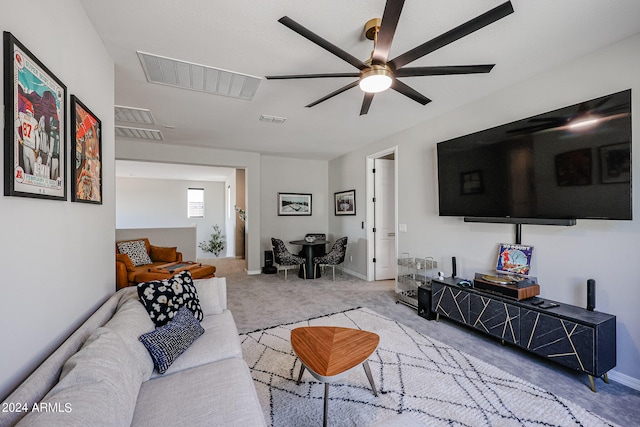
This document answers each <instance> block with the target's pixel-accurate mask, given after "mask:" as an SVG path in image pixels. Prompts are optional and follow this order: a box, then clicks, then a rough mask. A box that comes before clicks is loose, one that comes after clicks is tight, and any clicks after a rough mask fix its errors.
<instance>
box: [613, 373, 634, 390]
mask: <svg viewBox="0 0 640 427" xmlns="http://www.w3.org/2000/svg"><path fill="white" fill-rule="evenodd" d="M609 379H610V380H611V381H615V382H617V383H620V384H622V385H626V386H627V387H631V388H632V389H634V390H638V391H640V380H639V379H637V378H633V377H630V376H629V375H625V374H621V373H620V372H616V371H611V372H609Z"/></svg>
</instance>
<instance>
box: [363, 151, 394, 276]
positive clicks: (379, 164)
mask: <svg viewBox="0 0 640 427" xmlns="http://www.w3.org/2000/svg"><path fill="white" fill-rule="evenodd" d="M396 158H397V147H392V148H389V149H387V150H383V151H380V152H378V153H375V154H372V155H370V156H368V157H367V222H366V223H367V280H369V281H372V280H389V279H395V277H396V274H397V262H396V260H397V253H398V241H397V238H396V233H397V228H398V227H397V218H398V200H397V193H398V191H397V181H398V180H397V175H398V172H397V168H396Z"/></svg>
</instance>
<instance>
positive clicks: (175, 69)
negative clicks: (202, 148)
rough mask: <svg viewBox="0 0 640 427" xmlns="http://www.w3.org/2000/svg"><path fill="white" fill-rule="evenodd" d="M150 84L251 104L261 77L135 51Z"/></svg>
mask: <svg viewBox="0 0 640 427" xmlns="http://www.w3.org/2000/svg"><path fill="white" fill-rule="evenodd" d="M138 57H139V58H140V62H141V63H142V68H143V69H144V73H145V75H146V76H147V80H148V81H149V82H150V83H158V84H161V85H166V86H173V87H179V88H182V89H189V90H195V91H198V92H206V93H212V94H215V95H222V96H229V97H232V98H239V99H245V100H247V101H251V100H252V99H253V96H254V95H255V94H256V91H257V90H258V85H259V84H260V81H262V78H261V77H255V76H250V75H248V74H241V73H236V72H233V71H227V70H222V69H220V68H213V67H208V66H206V65H200V64H194V63H191V62H186V61H180V60H178V59H172V58H166V57H164V56H158V55H153V54H150V53H145V52H140V51H138Z"/></svg>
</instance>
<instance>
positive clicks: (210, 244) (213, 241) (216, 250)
mask: <svg viewBox="0 0 640 427" xmlns="http://www.w3.org/2000/svg"><path fill="white" fill-rule="evenodd" d="M198 246H199V247H200V249H202V250H203V251H205V252H210V253H212V254H213V255H215V257H216V258H217V257H218V255H220V253H221V252H222V251H223V250H224V247H225V242H224V236H223V235H222V230H221V229H220V227H219V226H218V224H216V225H214V226H213V233H211V237H210V238H209V240H205V241H204V242H200V243H199V245H198Z"/></svg>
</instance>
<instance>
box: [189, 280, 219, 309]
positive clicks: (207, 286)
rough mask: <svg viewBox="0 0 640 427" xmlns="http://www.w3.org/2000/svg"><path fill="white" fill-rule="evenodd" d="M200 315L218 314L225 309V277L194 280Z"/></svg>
mask: <svg viewBox="0 0 640 427" xmlns="http://www.w3.org/2000/svg"><path fill="white" fill-rule="evenodd" d="M193 283H194V284H195V285H196V290H197V291H198V298H199V300H200V307H201V308H202V314H204V315H205V316H208V315H210V314H220V313H222V312H223V311H224V310H226V308H227V280H226V278H225V277H212V278H211V279H198V280H194V281H193Z"/></svg>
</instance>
